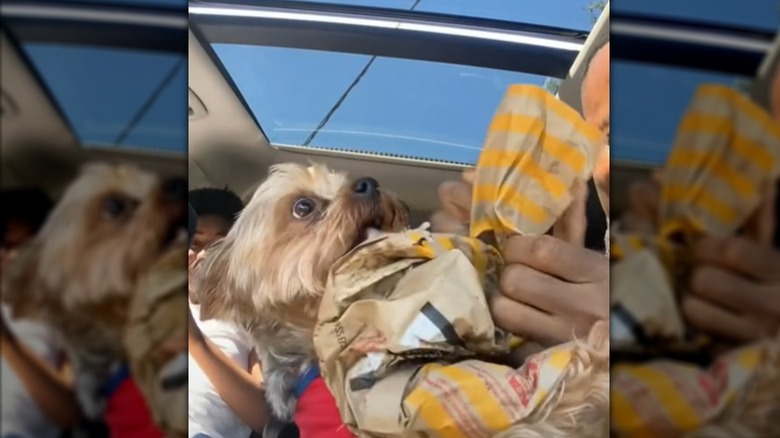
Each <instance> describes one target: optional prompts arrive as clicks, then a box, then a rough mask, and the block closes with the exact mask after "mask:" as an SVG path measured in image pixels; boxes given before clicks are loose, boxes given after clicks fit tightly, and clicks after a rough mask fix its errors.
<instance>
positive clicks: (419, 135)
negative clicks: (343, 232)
mask: <svg viewBox="0 0 780 438" xmlns="http://www.w3.org/2000/svg"><path fill="white" fill-rule="evenodd" d="M338 3H352V4H361V5H365V4H371V5H373V6H383V7H397V8H411V7H412V6H415V3H416V6H415V10H419V11H426V10H427V11H436V12H445V13H453V14H463V15H472V16H481V17H486V18H503V19H510V20H516V21H526V22H531V23H536V24H548V25H555V26H560V27H568V28H573V29H590V28H591V27H592V25H593V20H592V16H591V13H590V12H589V10H588V9H587V6H588V5H589V4H591V3H593V2H592V1H590V0H552V1H549V2H545V1H538V2H536V1H535V2H532V3H529V2H524V1H519V0H486V1H449V0H447V1H445V0H420V1H419V2H416V1H414V0H410V1H391V0H384V1H373V0H372V1H367V0H366V1H352V2H344V1H340V2H338ZM529 5H531V6H529ZM212 47H213V48H214V51H215V52H216V54H217V56H218V57H219V59H220V61H221V62H222V64H223V65H224V66H225V68H226V69H227V71H228V73H229V74H230V76H231V78H232V79H233V81H234V82H235V84H236V86H237V87H238V89H239V90H240V92H241V94H242V95H243V97H244V99H245V100H246V102H247V104H248V105H249V108H250V110H251V111H252V112H253V113H254V115H255V117H256V118H257V120H258V121H259V123H260V125H261V126H262V128H263V130H264V132H265V134H266V135H267V136H268V138H269V140H270V141H271V142H272V143H274V144H280V145H291V146H301V145H306V146H315V147H323V148H335V149H346V150H353V151H363V152H373V153H384V154H393V155H400V156H406V157H418V158H427V159H435V160H445V161H452V162H458V163H467V164H472V163H475V162H476V160H477V158H478V157H479V151H480V149H481V148H482V141H483V140H484V135H485V131H486V130H487V127H488V124H489V123H490V119H491V118H492V116H493V113H494V111H495V109H496V107H497V105H498V103H499V102H500V100H501V97H502V96H503V93H504V92H505V91H506V89H507V87H508V86H509V85H511V84H514V83H530V84H536V85H540V86H541V85H543V84H544V82H545V80H546V79H547V78H545V77H542V76H535V75H530V74H522V73H515V72H507V71H498V70H490V69H485V68H476V67H467V66H460V65H451V64H442V63H434V62H425V61H416V60H405V59H394V58H382V57H379V58H374V57H372V56H369V55H357V54H345V53H335V52H323V51H313V50H302V49H288V48H275V47H262V46H249V45H235V44H212Z"/></svg>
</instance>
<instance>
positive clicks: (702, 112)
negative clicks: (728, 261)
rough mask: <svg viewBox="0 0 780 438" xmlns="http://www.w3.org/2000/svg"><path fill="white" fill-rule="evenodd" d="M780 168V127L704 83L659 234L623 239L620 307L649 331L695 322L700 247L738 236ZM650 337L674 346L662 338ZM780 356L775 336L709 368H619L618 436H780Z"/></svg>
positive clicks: (616, 247)
mask: <svg viewBox="0 0 780 438" xmlns="http://www.w3.org/2000/svg"><path fill="white" fill-rule="evenodd" d="M779 174H780V126H778V125H777V124H776V123H774V122H773V121H772V119H771V118H770V116H769V114H767V113H766V112H765V111H764V110H763V109H762V108H760V107H759V106H758V105H756V104H755V103H753V102H751V101H750V100H749V99H747V98H746V97H744V96H743V95H741V94H740V93H739V92H738V91H736V90H733V89H730V88H728V87H724V86H720V85H705V86H702V87H700V88H699V90H698V91H697V92H696V94H695V96H694V98H693V101H692V103H691V105H690V107H689V111H688V112H687V113H686V114H685V116H684V117H683V120H682V122H681V123H680V127H679V130H678V135H677V139H676V141H675V144H674V146H673V148H672V151H671V153H670V155H669V159H668V162H667V166H666V169H665V179H664V184H663V187H662V199H661V201H662V202H661V227H660V231H659V234H658V235H657V236H655V237H654V238H653V239H641V238H640V239H637V238H636V236H624V238H623V239H615V240H614V241H613V259H615V260H616V263H615V264H613V267H612V281H613V284H617V285H618V289H619V291H618V293H617V295H616V296H615V297H614V298H615V300H616V302H615V303H613V305H617V306H622V307H621V308H622V309H623V310H624V311H625V313H626V314H628V315H629V317H630V318H629V319H634V320H641V321H642V323H643V325H642V328H643V329H645V331H646V332H648V333H651V334H652V333H654V334H660V333H663V332H662V331H661V332H659V331H658V330H657V328H658V327H657V324H658V321H666V324H668V325H667V326H666V334H667V335H669V334H675V335H678V334H679V333H680V331H679V330H680V328H682V329H683V330H685V326H684V323H683V321H682V319H681V318H680V317H679V316H677V317H676V318H675V317H674V315H679V312H678V311H677V309H676V307H677V306H678V301H679V299H681V298H682V297H683V296H684V294H685V293H687V290H686V286H687V284H688V278H689V274H690V261H689V258H688V256H687V254H688V251H689V250H690V245H691V244H692V243H693V242H695V241H696V239H698V238H700V237H702V236H717V237H725V236H731V235H735V234H737V233H738V232H739V231H740V229H742V228H743V227H744V226H745V225H746V222H747V221H748V219H749V218H750V217H751V216H752V215H754V214H755V212H756V210H757V208H758V206H759V205H761V204H762V203H764V202H766V199H763V197H764V194H765V193H766V191H765V190H763V188H764V187H766V186H767V185H769V184H774V183H775V182H776V181H777V179H778V175H779ZM637 254H642V256H641V260H640V257H639V256H637ZM617 256H619V259H618V257H617ZM670 292H672V294H671V295H670ZM670 296H673V297H674V299H669V298H670ZM648 303H653V304H652V305H649V304H648ZM675 319H676V321H675ZM653 327H655V328H656V330H655V332H654V331H653ZM649 341H650V344H651V346H652V344H653V341H655V344H656V347H657V346H659V345H665V346H666V347H667V353H669V352H670V351H671V350H670V349H669V348H668V347H669V344H668V343H664V342H660V343H659V341H663V339H662V338H659V337H655V338H654V339H649ZM705 345H707V344H705ZM778 357H780V339H777V338H769V339H766V340H764V341H761V342H758V343H756V344H754V345H749V346H745V347H743V348H740V349H738V350H734V351H733V352H731V353H729V354H725V355H720V356H718V357H717V360H716V362H715V365H713V366H712V367H710V368H707V369H705V368H701V367H700V366H698V365H695V364H689V363H683V362H679V361H671V360H669V361H654V362H648V363H645V364H641V365H635V364H624V365H621V366H619V367H616V368H615V369H614V370H613V381H612V388H611V401H612V408H613V411H612V418H613V419H614V420H615V421H613V423H612V434H613V435H614V436H618V437H634V436H645V437H678V436H688V435H686V434H703V435H691V436H710V435H707V433H715V432H713V431H719V433H720V435H723V436H726V435H728V436H733V435H734V433H737V432H736V431H739V433H740V434H746V435H742V436H767V437H769V436H780V422H778V421H777V415H776V412H778V411H779V410H780V398H778V397H777V394H778V390H780V360H778ZM735 428H736V429H735ZM724 433H725V434H726V435H724ZM713 436H717V435H713Z"/></svg>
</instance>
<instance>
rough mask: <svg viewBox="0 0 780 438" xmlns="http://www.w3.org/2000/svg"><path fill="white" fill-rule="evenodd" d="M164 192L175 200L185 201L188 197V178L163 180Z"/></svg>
mask: <svg viewBox="0 0 780 438" xmlns="http://www.w3.org/2000/svg"><path fill="white" fill-rule="evenodd" d="M163 192H164V193H165V196H167V197H168V198H170V199H171V200H173V201H183V200H185V199H187V180H185V179H182V178H171V179H169V180H166V181H165V182H163Z"/></svg>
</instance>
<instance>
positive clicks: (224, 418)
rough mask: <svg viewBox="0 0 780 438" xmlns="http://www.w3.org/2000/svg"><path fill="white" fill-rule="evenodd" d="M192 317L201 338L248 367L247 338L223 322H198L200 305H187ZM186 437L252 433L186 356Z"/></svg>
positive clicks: (215, 437)
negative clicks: (187, 418) (187, 434)
mask: <svg viewBox="0 0 780 438" xmlns="http://www.w3.org/2000/svg"><path fill="white" fill-rule="evenodd" d="M190 309H191V310H192V316H193V317H194V318H195V321H196V322H197V324H198V327H200V330H201V332H203V335H204V336H206V337H207V338H208V339H209V340H210V341H211V342H212V343H213V344H214V345H216V346H217V347H219V348H220V349H221V350H222V352H224V353H225V354H226V355H227V356H228V357H230V358H231V359H233V360H234V361H235V362H236V363H237V364H238V365H239V366H241V367H242V368H247V367H248V365H249V354H250V353H251V351H252V341H251V339H250V337H249V335H248V334H247V333H246V332H245V331H244V330H241V329H239V328H238V327H235V326H234V325H232V324H230V323H227V322H225V321H217V320H208V321H201V320H200V306H199V305H196V304H192V303H190ZM189 372H190V374H189V436H190V437H191V438H194V437H196V436H197V437H203V436H204V435H205V436H207V437H212V438H218V437H225V438H228V437H229V438H233V437H235V438H247V437H249V435H250V434H251V433H252V430H251V429H250V428H249V426H247V425H246V424H245V423H244V422H243V421H241V420H240V419H239V418H238V417H236V415H235V414H234V413H233V410H231V409H230V407H228V405H227V404H226V403H225V401H224V400H222V397H220V396H219V394H217V392H216V390H215V389H214V385H212V384H211V381H210V380H209V379H208V377H206V374H204V373H203V370H201V369H200V366H198V363H197V362H195V360H194V359H193V358H192V356H189Z"/></svg>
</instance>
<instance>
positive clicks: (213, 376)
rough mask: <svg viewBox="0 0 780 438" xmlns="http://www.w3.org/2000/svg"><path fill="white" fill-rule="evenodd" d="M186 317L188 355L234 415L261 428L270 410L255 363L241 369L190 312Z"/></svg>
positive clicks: (252, 426)
mask: <svg viewBox="0 0 780 438" xmlns="http://www.w3.org/2000/svg"><path fill="white" fill-rule="evenodd" d="M189 318H190V330H189V353H190V355H191V356H192V358H193V359H194V360H195V361H196V362H197V363H198V365H199V366H200V368H201V369H202V370H203V373H204V374H205V375H206V377H208V379H209V381H210V382H211V384H212V385H214V389H215V390H216V391H217V393H218V394H219V395H220V397H222V399H223V400H224V401H225V403H226V404H227V405H228V407H230V409H232V410H233V412H234V413H235V414H236V416H237V417H238V418H239V419H240V420H241V421H243V422H244V423H245V424H246V425H248V426H249V427H250V428H251V429H252V430H254V431H256V432H262V431H263V428H265V425H266V424H267V423H268V420H269V418H270V413H269V412H268V409H267V406H266V403H265V391H264V389H263V386H262V379H261V377H260V376H259V365H258V364H257V363H256V362H255V364H252V362H251V360H250V370H251V371H252V372H251V373H250V372H249V371H247V370H246V369H242V368H241V367H240V366H239V365H238V364H236V363H235V362H234V361H233V360H231V359H230V358H229V357H227V355H225V353H223V352H222V350H220V349H219V347H217V346H216V345H214V344H213V343H212V342H211V341H209V340H208V339H207V338H206V337H205V336H204V335H203V333H202V332H201V331H200V329H199V328H198V326H197V324H196V323H195V319H194V318H193V316H192V313H191V312H190V316H189ZM252 354H254V352H252Z"/></svg>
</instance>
